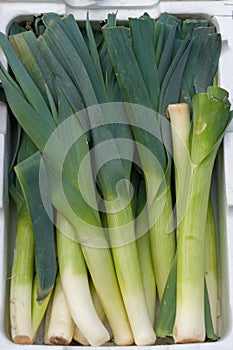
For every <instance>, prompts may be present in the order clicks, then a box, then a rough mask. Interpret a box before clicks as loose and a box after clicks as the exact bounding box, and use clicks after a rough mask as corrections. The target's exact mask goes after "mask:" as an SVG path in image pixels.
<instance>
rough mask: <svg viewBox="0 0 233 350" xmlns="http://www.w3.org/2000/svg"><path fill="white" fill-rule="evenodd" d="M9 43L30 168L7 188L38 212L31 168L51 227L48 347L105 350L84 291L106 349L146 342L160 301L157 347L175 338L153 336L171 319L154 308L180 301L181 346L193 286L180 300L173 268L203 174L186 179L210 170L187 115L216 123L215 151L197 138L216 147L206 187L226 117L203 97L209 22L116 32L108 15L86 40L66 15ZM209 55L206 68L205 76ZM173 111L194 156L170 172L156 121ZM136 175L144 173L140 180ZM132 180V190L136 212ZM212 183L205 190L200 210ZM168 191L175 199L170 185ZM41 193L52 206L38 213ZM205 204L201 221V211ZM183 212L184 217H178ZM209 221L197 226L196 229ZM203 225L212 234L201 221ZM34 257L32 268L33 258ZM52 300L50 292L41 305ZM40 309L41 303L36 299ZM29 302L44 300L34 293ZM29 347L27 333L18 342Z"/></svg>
mask: <svg viewBox="0 0 233 350" xmlns="http://www.w3.org/2000/svg"><path fill="white" fill-rule="evenodd" d="M12 31H14V33H13V32H12V34H14V35H10V36H9V41H8V40H7V39H6V37H5V36H4V35H3V34H1V35H0V46H1V47H2V49H3V51H4V53H5V55H6V57H7V60H8V64H9V66H10V68H11V71H12V73H13V78H12V76H10V75H9V73H8V72H7V71H6V70H5V68H4V67H3V66H2V65H1V67H0V78H1V81H2V85H3V87H4V91H5V95H6V98H7V101H8V104H9V106H10V108H11V110H12V112H13V114H14V115H15V117H16V119H17V120H18V122H19V124H20V125H21V126H22V128H23V129H24V130H25V132H26V133H27V135H29V137H30V139H31V140H32V141H33V144H34V145H35V146H34V147H35V152H34V154H33V156H32V158H31V157H29V156H28V157H27V156H26V160H25V162H23V165H21V163H19V164H18V165H17V166H16V167H15V170H16V175H17V176H18V177H19V179H21V181H20V184H21V186H22V189H23V192H24V197H25V201H26V208H27V210H28V211H29V213H30V214H31V213H32V212H35V211H36V210H37V209H36V208H37V206H38V203H29V199H30V198H31V197H33V192H32V186H30V181H31V179H32V178H33V177H32V175H31V166H33V164H34V176H35V178H36V179H37V181H36V187H37V193H38V188H39V186H38V179H39V180H40V190H41V188H42V190H41V191H42V193H41V194H42V197H43V198H42V199H43V204H44V205H46V210H47V213H48V215H49V217H50V219H51V220H53V219H54V221H53V222H54V224H55V226H56V243H57V259H58V270H59V272H58V276H57V278H56V283H55V272H54V270H53V285H54V284H55V286H54V292H53V295H52V298H50V302H49V306H48V310H47V317H46V329H45V343H47V344H53V343H54V344H56V343H61V344H62V343H63V344H69V343H70V342H71V340H72V338H73V339H76V340H77V341H78V342H80V343H82V344H90V345H101V344H104V343H106V342H107V341H108V340H109V339H110V335H109V333H108V331H107V329H106V327H105V324H104V323H103V318H102V317H100V313H98V312H97V311H98V307H97V306H96V305H95V303H94V298H93V294H91V292H90V284H91V285H92V283H93V286H94V289H95V291H96V293H97V295H98V298H99V301H100V304H101V306H102V307H103V314H104V315H106V318H107V320H108V323H109V326H110V329H111V332H112V333H113V338H114V342H115V344H116V345H129V344H132V343H135V344H137V345H149V344H154V343H155V341H156V334H155V331H154V324H155V319H156V289H157V292H158V296H159V300H160V301H161V308H160V310H159V315H158V316H159V318H158V322H157V323H156V331H157V333H158V335H163V336H164V334H165V335H171V334H170V333H171V332H167V329H166V330H164V329H163V330H162V331H161V324H162V323H163V321H164V319H165V318H166V321H167V322H169V327H170V328H171V323H172V322H173V323H174V318H175V309H174V307H173V309H174V312H173V313H170V314H171V317H170V318H168V317H167V314H166V312H167V309H166V308H165V311H164V310H163V307H162V306H163V305H164V302H163V301H164V300H165V301H166V303H167V305H170V304H169V302H170V303H172V305H173V306H174V305H175V304H176V300H174V297H176V295H177V312H176V323H175V327H174V339H175V341H176V342H181V341H186V340H187V341H190V340H191V339H192V337H191V336H190V335H187V334H186V336H183V335H181V336H180V334H181V333H182V331H179V332H178V333H177V329H178V328H180V327H181V325H182V322H183V324H186V325H187V324H189V322H187V318H188V317H190V315H189V316H187V317H186V316H185V317H186V318H184V319H183V320H180V319H179V317H178V316H179V314H180V312H181V311H180V310H181V309H182V307H183V306H182V298H181V296H180V294H179V293H183V290H185V288H189V287H190V286H185V287H183V285H182V288H180V285H181V284H183V282H182V281H183V278H184V277H183V276H182V271H183V270H182V268H181V266H182V265H183V261H184V260H183V259H185V256H183V251H184V252H185V251H186V245H185V244H186V243H185V241H187V239H186V238H185V237H186V232H187V226H186V225H188V224H189V221H190V222H191V224H192V223H193V222H195V221H196V218H194V217H192V211H194V209H196V206H195V204H194V209H193V208H192V207H191V208H189V206H188V205H191V203H192V195H193V193H192V191H193V192H194V189H196V186H197V185H198V183H199V178H198V176H199V173H201V172H202V170H201V171H200V172H199V171H198V170H197V174H198V175H196V171H194V169H193V168H195V169H196V168H198V169H199V168H201V169H202V165H200V164H202V163H203V164H204V163H205V162H204V161H203V159H204V158H207V162H206V163H208V160H209V156H207V155H206V154H204V155H203V154H202V155H201V159H199V158H198V159H196V158H195V157H196V148H197V145H199V144H200V143H201V142H202V143H203V145H204V140H201V141H199V139H198V141H197V136H199V135H201V134H202V131H204V130H205V129H207V134H208V136H209V135H212V133H211V132H212V130H210V129H209V128H208V127H207V126H209V124H210V123H209V119H208V120H204V121H202V120H199V119H198V117H197V120H196V119H195V116H199V115H200V114H199V112H196V110H197V108H202V107H200V106H204V107H203V108H204V110H205V108H206V109H208V112H209V116H210V115H212V114H211V113H214V112H213V111H212V108H213V107H214V108H215V105H214V104H211V103H210V105H208V103H209V100H210V101H212V100H213V101H215V100H217V102H218V105H217V106H219V112H220V113H219V117H223V122H222V129H221V130H219V134H218V135H217V136H216V138H215V139H213V140H212V139H211V138H210V140H209V139H208V138H207V143H208V142H212V141H213V147H214V151H213V152H212V149H211V146H210V144H208V147H209V148H208V147H207V148H208V150H207V151H208V152H212V153H211V154H212V158H211V161H209V163H208V164H207V165H206V168H207V171H208V181H209V182H210V178H211V173H212V168H211V166H212V167H213V161H214V158H215V156H216V152H217V149H218V147H219V144H220V142H221V140H222V137H223V133H224V131H225V129H226V127H227V125H228V123H229V121H230V118H231V116H230V113H229V105H228V103H227V97H226V96H225V94H224V93H222V94H221V91H222V90H221V89H219V88H208V91H207V93H206V90H207V87H208V86H209V85H211V84H212V83H213V80H214V77H215V74H216V70H217V65H218V58H219V55H220V50H221V37H220V35H219V34H217V33H215V31H214V28H213V27H209V26H208V22H207V21H203V20H191V21H189V20H186V21H181V20H179V19H177V18H175V17H173V16H170V15H168V14H163V15H161V17H160V18H159V19H158V20H154V19H152V18H151V17H149V16H148V15H147V14H144V15H143V16H141V17H140V18H137V19H136V18H135V19H134V18H130V19H129V27H124V26H118V25H117V23H116V16H115V15H109V16H108V21H107V23H106V24H105V25H104V26H103V27H102V28H101V27H99V30H96V32H94V31H93V29H92V26H91V23H90V21H89V19H88V18H87V20H86V27H85V30H84V29H80V28H79V26H78V24H77V23H76V21H75V20H74V17H73V16H72V15H69V16H64V17H60V16H58V15H57V14H55V13H48V14H44V15H42V16H39V17H38V18H36V19H35V21H34V25H33V28H32V30H29V31H27V30H25V29H23V28H21V27H20V28H19V26H18V25H15V26H14V27H13V29H12ZM145 52H146V55H145ZM207 52H208V60H205V62H204V64H203V62H202V60H203V57H206V55H207ZM197 93H198V94H197ZM219 95H220V96H219ZM204 96H205V97H204ZM206 96H207V97H206ZM221 99H222V100H223V102H222V101H220V100H221ZM203 101H204V103H203ZM179 102H186V103H188V105H189V108H190V110H191V111H193V127H192V128H191V129H190V130H191V131H189V130H188V133H189V132H190V136H187V137H190V140H192V141H190V142H191V143H190V145H192V147H191V146H189V143H188V141H187V140H188V139H186V140H185V142H186V143H188V146H187V147H184V148H185V152H186V153H185V156H184V157H181V160H180V157H179V159H175V152H176V147H175V139H174V137H172V139H171V133H170V126H169V124H168V123H166V122H165V121H164V120H165V119H164V117H163V116H162V115H164V114H165V112H166V109H167V106H168V105H171V104H174V103H179ZM220 105H221V106H220ZM223 106H224V108H225V107H226V109H224V108H222V107H223ZM225 111H226V114H224V113H223V112H225ZM201 112H202V111H201ZM159 113H160V114H159ZM161 114H162V115H161ZM206 118H208V116H207V117H206ZM209 118H210V117H209ZM195 120H196V122H195ZM188 125H189V124H188ZM172 130H173V129H172ZM178 133H179V132H178ZM172 136H173V133H172ZM122 140H123V141H122ZM171 142H173V151H174V160H175V167H176V169H177V170H175V175H177V173H179V176H181V179H185V178H186V176H187V174H188V175H190V181H189V182H188V185H187V191H185V193H184V197H183V200H182V198H181V199H180V198H179V196H178V195H177V199H176V200H177V204H176V206H177V210H176V212H177V222H178V230H177V238H176V237H175V228H174V222H173V208H172V200H173V199H174V198H173V196H174V193H173V192H174V191H173V192H172V188H171V186H172V185H173V181H172V167H173V165H172V157H171V154H170V152H171ZM178 143H179V142H178ZM189 148H190V149H189ZM192 149H193V151H192ZM197 149H198V148H197ZM145 150H147V151H145ZM191 151H192V152H191ZM189 152H191V153H189ZM178 153H179V151H177V154H178ZM197 154H198V151H197ZM198 156H199V155H198ZM193 157H194V158H193ZM190 158H191V160H192V162H193V164H195V167H193V168H192V167H190V162H188V161H187V159H188V160H190ZM133 162H135V163H137V166H138V167H140V168H141V170H140V172H141V173H142V174H140V176H139V175H138V172H137V171H135V167H134V166H133ZM179 162H181V163H179ZM199 163H200V164H199ZM210 163H211V165H210ZM179 164H180V165H179ZM199 165H200V166H199ZM179 166H180V168H179ZM184 166H185V170H183V169H184ZM204 167H205V166H203V168H204ZM77 174H78V176H77ZM180 174H181V175H180ZM22 176H23V178H22ZM182 176H183V177H182ZM25 178H27V179H28V182H29V186H28V183H27V181H24V179H25ZM22 179H23V180H22ZM129 181H131V182H132V183H133V187H134V190H135V191H134V198H133V199H132V195H131V186H130V185H129ZM192 181H193V182H192ZM209 182H208V183H206V182H205V186H204V185H203V186H204V187H205V189H206V190H207V191H206V198H209V192H208V186H207V185H209ZM34 185H35V183H34ZM175 187H176V192H177V194H179V181H178V182H177V180H176V185H175ZM197 191H198V190H197ZM48 193H49V198H50V197H51V202H50V200H49V201H47V197H48V196H47V195H46V194H48ZM36 198H37V197H36ZM135 198H136V199H135ZM45 199H46V200H45ZM188 199H190V202H189V201H187V205H186V200H188ZM51 203H52V205H53V208H54V209H55V212H56V214H55V217H54V215H53V213H52V211H51ZM145 203H146V204H145ZM206 203H207V204H208V199H207V200H206ZM206 203H205V208H204V207H203V208H202V214H204V213H205V210H207V209H206ZM203 205H204V204H203ZM49 208H50V209H49ZM184 208H188V209H187V213H186V212H185V216H184V218H183V216H182V215H183V213H184V212H183V210H184ZM144 209H145V210H144ZM210 212H211V210H210ZM198 214H199V212H198ZM186 215H187V218H186ZM135 216H136V217H135ZM137 218H138V220H137ZM181 218H182V220H181ZM31 219H33V215H32V214H31ZM183 222H184V223H183ZM200 222H201V220H200ZM200 222H199V224H200ZM203 222H204V224H203ZM205 222H206V217H205V215H204V216H203V221H202V227H205ZM209 222H210V226H213V219H212V218H211V215H210V220H209ZM182 225H183V228H182ZM33 229H34V228H33ZM212 233H213V230H212V229H210V236H209V238H208V237H207V238H206V242H205V240H204V238H203V237H204V235H203V237H202V240H203V242H204V243H205V244H206V245H208V244H209V243H207V239H209V240H210V241H211V242H213V235H212ZM211 235H212V236H211ZM198 237H199V236H198ZM211 237H212V238H211ZM176 239H177V243H178V245H177V247H176ZM39 242H41V241H39ZM35 243H36V242H35ZM32 246H33V243H32ZM213 246H214V243H213ZM35 248H36V244H35ZM47 248H48V247H47ZM191 249H192V247H190V250H191ZM187 250H188V249H187ZM202 250H204V248H203V247H202ZM213 250H214V249H213ZM194 252H195V253H197V250H195V251H194ZM31 255H32V256H31V259H32V258H33V251H31ZM190 256H191V254H190ZM213 256H214V252H213ZM38 258H40V255H39V257H38ZM202 259H204V253H203V256H202ZM213 260H214V259H213ZM177 266H178V268H177ZM194 266H195V265H194ZM203 266H204V262H203ZM188 267H189V266H188ZM206 267H208V269H210V262H206ZM193 269H194V270H195V267H193ZM49 271H50V270H49ZM194 272H197V271H196V270H195V271H189V270H188V269H187V271H186V272H185V273H186V276H187V275H188V274H189V273H190V276H192V273H194ZM31 274H32V272H31ZM149 274H150V277H148V276H149ZM176 274H177V277H176ZM197 274H198V273H197ZM30 276H31V275H30ZM168 276H169V277H168ZM201 278H202V275H201V273H200V274H199V280H201ZM214 278H215V279H216V277H214ZM176 279H177V283H176ZM39 281H40V280H39ZM170 284H172V285H173V288H170V290H172V291H173V292H174V291H175V292H174V293H173V296H172V298H170V295H169V296H168V297H169V298H167V294H169V293H167V288H168V286H169V285H170ZM207 284H208V283H207ZM30 285H31V286H32V279H31V277H30ZM190 285H191V283H190ZM39 286H40V285H39ZM176 286H177V293H176ZM200 286H201V289H200V291H199V294H200V293H202V294H203V295H204V294H205V296H206V295H207V298H206V299H207V301H208V302H209V304H210V305H209V308H207V309H208V310H207V312H206V315H207V316H206V317H207V318H208V317H209V318H210V309H211V313H212V310H213V309H214V306H213V305H214V303H215V302H214V298H212V301H211V297H209V298H208V294H209V295H210V291H209V290H208V285H207V289H206V291H205V293H204V292H203V290H204V287H205V285H204V277H203V281H202V284H201V283H200ZM51 288H52V287H51V286H50V289H49V290H48V291H47V290H46V294H48V293H49V296H50V292H51ZM183 288H184V289H183ZM40 289H41V288H38V290H39V291H40ZM181 290H182V292H181ZM198 290H199V289H198ZM207 291H208V293H207ZM30 293H31V292H30ZM187 294H188V293H186V295H187ZM44 296H45V294H43V293H42V299H43V298H44ZM37 298H38V299H39V300H41V299H40V298H41V293H38V295H37ZM168 299H169V300H168ZM203 299H204V296H203ZM48 301H49V298H48V297H47V299H46V302H48ZM198 302H199V299H198ZM42 305H43V304H42ZM44 305H46V304H44ZM211 305H212V306H211ZM59 306H60V307H61V308H62V309H59ZM202 306H203V305H202ZM44 308H45V307H44ZM44 308H40V307H39V306H38V305H36V306H35V312H34V315H37V314H39V315H40V317H41V315H43V313H44ZM62 310H64V311H62ZM202 311H203V309H202ZM186 312H187V314H188V313H189V311H188V310H186ZM56 313H57V315H58V316H56ZM61 314H64V315H66V317H64V332H59V331H58V329H59V327H60V324H59V320H58V318H60V316H59V315H61ZM54 315H55V317H53V316H54ZM182 317H183V316H182ZM182 317H181V318H182ZM35 318H36V317H35ZM202 321H203V320H202ZM56 322H57V323H56ZM202 323H203V322H202ZM37 325H38V322H37ZM56 325H57V326H56ZM90 325H91V326H90ZM33 327H34V326H33ZM172 327H173V326H172ZM35 328H36V329H37V328H38V326H36V327H35ZM186 331H189V330H185V332H186ZM56 332H57V333H56ZM177 334H178V335H177ZM182 337H184V339H186V340H182ZM185 337H186V338H185ZM34 338H35V336H34V334H33V335H32V336H31V338H30V341H28V342H32V341H33V340H34ZM212 338H213V337H212ZM199 340H200V339H197V340H193V341H199ZM201 340H203V336H202V339H201ZM22 342H23V340H22ZM25 342H26V341H25Z"/></svg>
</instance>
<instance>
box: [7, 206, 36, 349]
mask: <svg viewBox="0 0 233 350" xmlns="http://www.w3.org/2000/svg"><path fill="white" fill-rule="evenodd" d="M33 273H34V239H33V233H32V224H31V218H30V215H29V212H28V210H27V209H25V210H24V211H22V212H20V213H19V215H18V221H17V232H16V243H15V251H14V260H13V266H12V276H11V289H10V323H11V337H12V340H13V342H14V343H16V344H31V343H32V322H31V298H32V283H33Z"/></svg>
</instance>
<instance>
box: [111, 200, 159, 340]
mask: <svg viewBox="0 0 233 350" xmlns="http://www.w3.org/2000/svg"><path fill="white" fill-rule="evenodd" d="M106 209H107V213H108V214H107V219H108V225H109V234H110V240H111V244H112V253H113V259H114V263H115V268H116V273H117V278H118V281H119V285H120V289H121V293H122V297H123V300H124V303H125V307H126V310H127V314H128V318H129V322H130V325H131V328H132V332H133V335H134V341H135V344H136V345H150V344H154V343H155V340H156V335H155V332H154V330H153V326H152V323H151V320H150V317H149V313H148V310H147V305H146V299H145V293H144V288H143V283H142V278H141V270H140V265H139V258H138V251H137V243H136V236H135V229H134V218H133V213H132V208H131V206H130V205H128V206H127V207H126V208H125V209H124V210H123V211H120V212H116V213H113V210H112V209H113V208H111V204H109V208H108V204H106ZM109 209H110V210H109ZM124 225H126V227H124Z"/></svg>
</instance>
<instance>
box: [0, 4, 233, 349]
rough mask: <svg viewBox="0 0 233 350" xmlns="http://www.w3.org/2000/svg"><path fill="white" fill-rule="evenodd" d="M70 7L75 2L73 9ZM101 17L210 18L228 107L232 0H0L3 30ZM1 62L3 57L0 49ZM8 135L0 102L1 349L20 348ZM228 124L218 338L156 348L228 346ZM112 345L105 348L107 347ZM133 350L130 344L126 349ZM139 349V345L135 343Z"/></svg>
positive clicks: (218, 176)
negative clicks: (32, 19)
mask: <svg viewBox="0 0 233 350" xmlns="http://www.w3.org/2000/svg"><path fill="white" fill-rule="evenodd" d="M74 6H78V7H77V8H75V7H74ZM87 10H88V12H89V17H90V19H91V20H93V21H94V20H102V19H103V18H105V17H106V14H107V13H108V12H109V11H111V12H115V11H118V14H117V17H118V19H119V20H123V21H124V20H127V18H128V17H129V16H139V15H141V14H142V13H143V12H145V11H146V12H148V13H149V14H150V15H151V16H153V17H158V16H159V14H160V13H162V12H165V11H166V12H169V13H173V14H175V15H181V16H183V17H201V18H207V19H209V20H211V21H212V22H213V23H214V24H215V25H216V27H217V29H218V31H219V32H221V34H222V38H223V50H222V55H221V58H220V64H219V84H220V86H221V87H223V88H226V89H227V90H228V91H229V92H230V100H231V103H232V105H233V68H232V62H233V36H232V33H233V18H232V16H233V2H224V1H161V2H160V3H159V2H157V1H155V0H154V1H153V0H144V1H143V0H142V1H140V0H99V1H97V0H96V1H94V0H93V1H92V0H74V1H72V0H66V4H65V3H64V2H62V1H12V0H11V1H4V2H0V31H3V32H7V30H8V28H9V25H10V23H11V22H12V20H13V19H15V18H17V17H22V16H28V15H32V14H40V13H43V12H50V11H54V12H57V13H58V14H64V13H67V14H68V13H73V14H74V16H75V17H76V19H77V20H84V19H85V18H86V13H87ZM0 56H1V60H2V59H3V56H2V53H1V52H0ZM11 141H12V140H11V139H10V135H9V130H8V129H7V110H6V106H5V105H4V104H3V103H2V104H0V349H1V350H3V349H4V350H10V349H12V350H13V349H22V346H19V345H15V344H13V343H12V342H11V340H10V338H9V311H8V309H9V307H8V304H9V301H8V300H7V298H8V295H9V294H8V293H9V283H10V262H11V259H12V254H13V240H14V234H13V229H12V227H14V223H13V222H12V221H11V220H9V218H10V217H12V216H10V215H9V214H10V210H11V209H10V206H9V201H8V195H7V164H8V154H9V150H10V144H11ZM232 169H233V126H232V125H231V126H230V127H229V130H228V132H227V134H226V136H225V138H224V142H223V147H222V149H221V151H220V153H219V155H218V160H217V164H216V169H215V180H214V186H213V187H214V189H215V198H216V206H215V207H216V208H215V209H216V211H217V214H218V227H219V256H220V259H219V261H220V263H219V271H220V283H219V310H220V311H219V329H220V339H219V340H218V341H217V342H215V343H203V344H188V345H187V344H186V345H156V346H155V348H156V349H158V350H163V349H164V350H165V349H166V350H172V349H173V350H178V349H185V350H205V349H206V350H215V349H216V350H218V349H221V350H232V345H233V324H232V321H233V319H232V314H233V171H232ZM61 348H64V349H70V350H71V349H78V348H79V347H76V346H72V347H71V346H67V347H61V346H53V347H52V349H54V350H60V349H61ZM109 348H111V345H109V346H108V349H109ZM130 348H131V349H132V348H135V347H130ZM136 348H137V349H138V347H136ZM23 349H28V350H31V349H35V350H43V349H51V346H45V345H40V344H37V345H29V346H23Z"/></svg>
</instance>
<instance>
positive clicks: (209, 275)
mask: <svg viewBox="0 0 233 350" xmlns="http://www.w3.org/2000/svg"><path fill="white" fill-rule="evenodd" d="M205 279H206V285H207V290H208V296H209V303H210V312H211V318H212V324H213V329H214V332H215V334H216V335H217V334H218V327H217V315H218V263H217V245H216V230H215V222H214V213H213V208H212V203H211V199H210V200H209V206H208V213H207V224H206V241H205Z"/></svg>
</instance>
